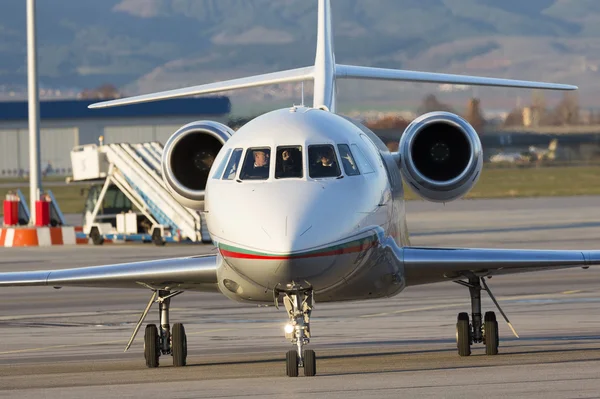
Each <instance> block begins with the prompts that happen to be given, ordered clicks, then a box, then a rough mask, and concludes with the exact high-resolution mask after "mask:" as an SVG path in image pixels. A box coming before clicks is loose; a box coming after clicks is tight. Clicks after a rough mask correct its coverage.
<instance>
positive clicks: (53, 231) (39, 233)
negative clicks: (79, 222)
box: [0, 227, 77, 248]
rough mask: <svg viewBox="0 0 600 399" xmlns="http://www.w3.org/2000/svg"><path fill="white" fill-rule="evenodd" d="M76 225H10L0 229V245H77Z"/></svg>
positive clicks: (7, 246) (9, 246) (8, 246)
mask: <svg viewBox="0 0 600 399" xmlns="http://www.w3.org/2000/svg"><path fill="white" fill-rule="evenodd" d="M75 244H77V239H76V235H75V228H74V227H37V228H35V227H14V228H13V227H8V228H2V229H0V247H6V248H11V247H13V248H14V247H50V246H53V245H75Z"/></svg>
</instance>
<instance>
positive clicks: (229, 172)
mask: <svg viewBox="0 0 600 399" xmlns="http://www.w3.org/2000/svg"><path fill="white" fill-rule="evenodd" d="M242 151H244V150H242V149H241V148H236V149H235V150H233V155H232V156H231V159H230V160H229V163H228V164H227V169H226V170H225V174H224V175H223V180H233V179H235V175H236V174H237V171H238V166H239V164H240V159H242Z"/></svg>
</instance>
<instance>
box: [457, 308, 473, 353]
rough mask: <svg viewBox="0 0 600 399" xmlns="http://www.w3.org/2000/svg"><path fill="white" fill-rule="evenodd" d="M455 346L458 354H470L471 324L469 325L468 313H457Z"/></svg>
mask: <svg viewBox="0 0 600 399" xmlns="http://www.w3.org/2000/svg"><path fill="white" fill-rule="evenodd" d="M456 346H457V348H458V355H459V356H470V355H471V326H470V325H469V314H468V313H459V314H458V320H457V322H456Z"/></svg>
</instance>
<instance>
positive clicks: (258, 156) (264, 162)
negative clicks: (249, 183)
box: [251, 150, 269, 179]
mask: <svg viewBox="0 0 600 399" xmlns="http://www.w3.org/2000/svg"><path fill="white" fill-rule="evenodd" d="M251 175H252V177H254V178H265V179H266V178H268V177H269V154H267V153H266V152H265V151H261V150H256V151H254V165H253V167H252V172H251Z"/></svg>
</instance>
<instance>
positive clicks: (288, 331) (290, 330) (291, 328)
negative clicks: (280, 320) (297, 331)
mask: <svg viewBox="0 0 600 399" xmlns="http://www.w3.org/2000/svg"><path fill="white" fill-rule="evenodd" d="M284 330H285V333H286V334H291V333H293V332H294V326H293V325H291V324H286V325H285V328H284Z"/></svg>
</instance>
